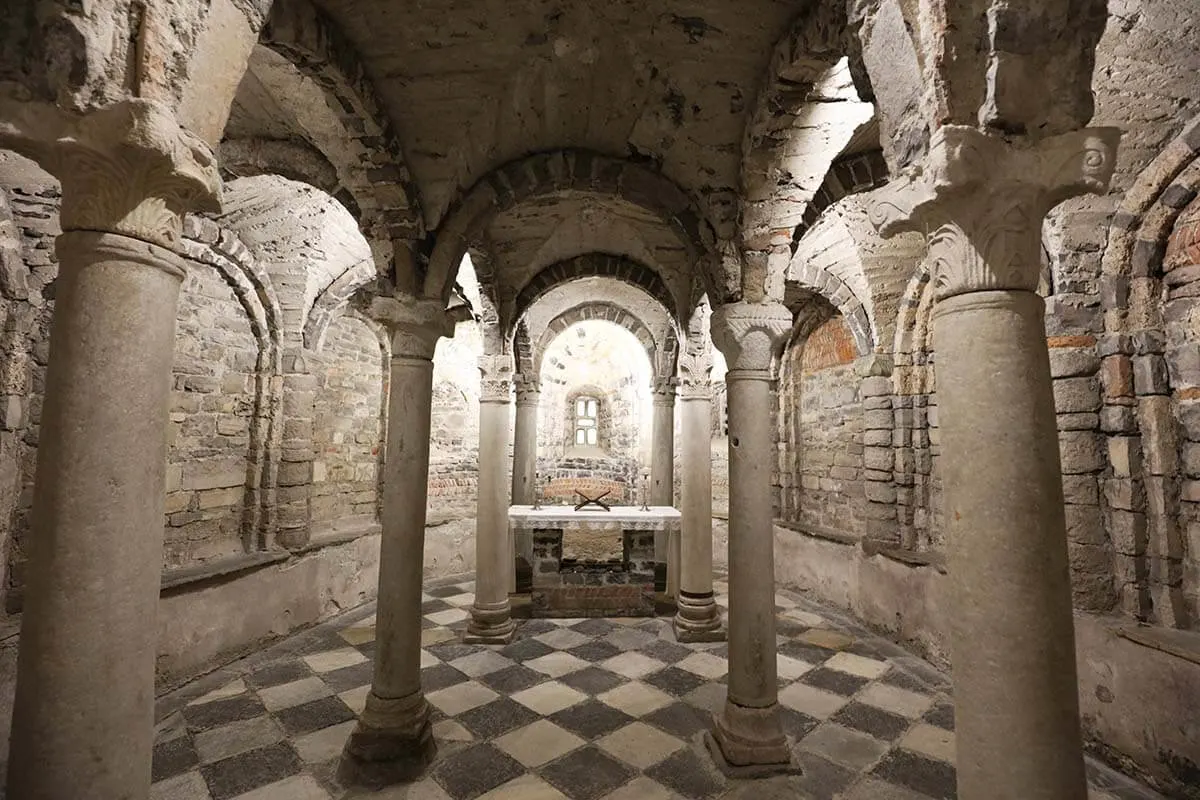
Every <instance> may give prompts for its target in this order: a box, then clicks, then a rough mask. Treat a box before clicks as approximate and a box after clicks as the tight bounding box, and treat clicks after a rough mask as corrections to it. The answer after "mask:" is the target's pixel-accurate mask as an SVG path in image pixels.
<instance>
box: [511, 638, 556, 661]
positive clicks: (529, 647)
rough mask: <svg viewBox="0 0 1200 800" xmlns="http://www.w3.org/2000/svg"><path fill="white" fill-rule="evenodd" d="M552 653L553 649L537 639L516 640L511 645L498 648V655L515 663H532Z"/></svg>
mask: <svg viewBox="0 0 1200 800" xmlns="http://www.w3.org/2000/svg"><path fill="white" fill-rule="evenodd" d="M553 652H554V648H553V647H551V646H549V645H546V644H542V643H541V642H539V641H538V640H537V639H518V640H517V641H515V642H513V643H512V644H510V645H506V646H504V647H502V648H500V655H502V656H504V657H505V658H511V659H512V660H513V661H516V662H517V663H523V662H525V661H532V660H533V659H535V658H541V657H542V656H544V655H548V654H550V653H553Z"/></svg>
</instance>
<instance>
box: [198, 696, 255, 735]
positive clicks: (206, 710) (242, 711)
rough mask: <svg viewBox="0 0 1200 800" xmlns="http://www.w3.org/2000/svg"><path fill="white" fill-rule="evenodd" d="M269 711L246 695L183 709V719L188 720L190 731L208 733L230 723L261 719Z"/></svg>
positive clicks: (253, 698)
mask: <svg viewBox="0 0 1200 800" xmlns="http://www.w3.org/2000/svg"><path fill="white" fill-rule="evenodd" d="M265 713H267V709H266V708H264V707H263V704H262V703H261V702H259V700H258V698H257V697H253V696H251V695H249V694H244V695H241V696H239V697H231V698H229V699H228V700H214V701H213V702H211V703H201V704H200V705H198V706H188V707H186V708H185V709H183V718H184V719H185V720H187V726H188V730H191V731H206V730H208V729H209V728H216V727H218V726H221V725H228V724H229V723H230V722H238V721H240V720H243V719H252V718H253V717H260V716H262V715H263V714H265Z"/></svg>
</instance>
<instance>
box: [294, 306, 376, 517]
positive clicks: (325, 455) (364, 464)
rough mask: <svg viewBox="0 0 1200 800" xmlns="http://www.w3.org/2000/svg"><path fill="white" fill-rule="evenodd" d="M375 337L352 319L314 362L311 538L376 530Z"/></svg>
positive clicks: (341, 323)
mask: <svg viewBox="0 0 1200 800" xmlns="http://www.w3.org/2000/svg"><path fill="white" fill-rule="evenodd" d="M383 361H384V355H383V352H382V351H381V349H380V338H379V332H377V331H376V330H374V329H373V327H372V326H371V325H370V324H369V323H367V322H366V321H364V320H363V319H360V318H358V317H355V316H348V315H342V316H340V317H338V318H337V319H336V320H335V321H334V322H333V323H332V324H331V325H330V326H329V332H328V333H327V334H326V336H325V346H324V348H323V349H322V351H321V353H320V356H319V357H318V358H315V359H313V373H314V374H315V375H316V376H317V387H318V388H317V393H316V401H315V403H314V409H313V445H314V448H315V451H316V457H315V460H314V461H313V466H312V501H311V508H312V526H313V530H314V533H319V532H321V531H323V530H330V529H348V528H354V527H364V526H369V525H372V524H374V522H375V520H376V519H377V518H378V515H379V491H378V490H379V464H380V453H381V452H382V446H383V442H382V439H381V437H382V434H383V425H382V421H383V418H384V413H385V409H384V408H383V400H384V397H385V394H384V390H385V385H384V363H383Z"/></svg>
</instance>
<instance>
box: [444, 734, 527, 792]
mask: <svg viewBox="0 0 1200 800" xmlns="http://www.w3.org/2000/svg"><path fill="white" fill-rule="evenodd" d="M524 774H525V768H524V767H522V766H521V764H520V763H519V762H517V761H516V760H515V759H513V758H512V757H510V756H509V755H507V754H506V753H504V752H502V751H501V750H500V749H498V748H496V747H494V746H493V745H490V744H476V745H472V746H470V747H468V748H466V749H465V750H461V751H459V752H457V753H454V754H453V755H450V756H447V757H445V758H444V759H442V760H441V762H440V763H438V764H437V765H436V766H435V767H434V768H433V779H434V780H435V781H437V782H438V783H439V784H440V785H441V787H442V788H443V789H445V790H446V793H447V794H449V795H450V796H451V797H452V798H454V800H471V798H474V797H479V795H481V794H484V793H486V792H490V791H491V790H492V789H495V788H496V787H497V786H500V785H501V784H503V783H507V782H508V781H511V780H512V779H513V778H518V777H520V776H521V775H524Z"/></svg>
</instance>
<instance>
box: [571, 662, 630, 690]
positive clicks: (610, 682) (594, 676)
mask: <svg viewBox="0 0 1200 800" xmlns="http://www.w3.org/2000/svg"><path fill="white" fill-rule="evenodd" d="M559 681H561V682H562V683H565V684H566V685H567V686H570V687H571V688H572V689H577V690H579V691H581V692H585V693H587V694H590V695H597V694H603V693H604V692H607V691H608V690H609V689H613V688H616V687H617V686H620V685H621V684H622V683H627V682H628V679H626V678H625V677H624V676H623V675H618V674H616V673H615V672H609V671H608V670H606V669H601V668H600V667H584V668H583V669H581V670H579V671H578V672H572V673H571V674H570V675H564V676H563V677H561V678H559Z"/></svg>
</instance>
